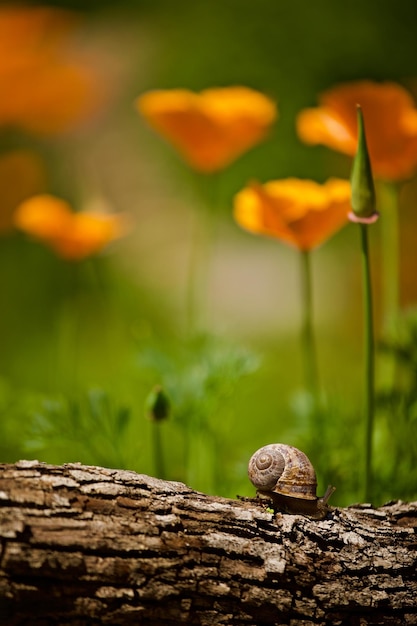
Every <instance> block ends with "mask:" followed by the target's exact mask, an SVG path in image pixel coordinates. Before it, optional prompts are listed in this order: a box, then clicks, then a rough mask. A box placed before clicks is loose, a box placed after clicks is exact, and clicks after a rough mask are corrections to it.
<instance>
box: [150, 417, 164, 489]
mask: <svg viewBox="0 0 417 626" xmlns="http://www.w3.org/2000/svg"><path fill="white" fill-rule="evenodd" d="M161 426H162V424H161V422H159V421H158V420H153V421H152V445H153V458H154V464H155V476H157V477H158V478H162V479H165V478H166V474H165V461H164V451H163V446H162V437H161Z"/></svg>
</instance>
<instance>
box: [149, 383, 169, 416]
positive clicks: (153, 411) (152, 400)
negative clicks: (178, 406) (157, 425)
mask: <svg viewBox="0 0 417 626" xmlns="http://www.w3.org/2000/svg"><path fill="white" fill-rule="evenodd" d="M170 408H171V407H170V402H169V398H168V396H167V394H166V393H165V391H164V390H163V389H162V387H161V386H160V385H156V386H155V387H154V388H153V389H152V391H151V392H150V394H149V395H148V397H147V398H146V402H145V410H146V415H147V416H148V417H149V419H151V420H152V421H154V422H161V421H162V420H164V419H166V418H167V417H168V416H169V413H170Z"/></svg>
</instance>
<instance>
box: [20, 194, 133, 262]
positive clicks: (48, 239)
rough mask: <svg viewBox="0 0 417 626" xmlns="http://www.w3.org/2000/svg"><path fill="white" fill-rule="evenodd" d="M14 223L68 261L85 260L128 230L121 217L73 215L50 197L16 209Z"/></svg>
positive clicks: (36, 198)
mask: <svg viewBox="0 0 417 626" xmlns="http://www.w3.org/2000/svg"><path fill="white" fill-rule="evenodd" d="M15 224H16V226H17V227H18V228H19V229H20V230H22V231H24V232H25V233H27V234H28V235H30V236H32V237H33V238H34V239H37V240H39V241H42V242H43V243H46V244H47V245H49V246H50V247H51V248H52V249H53V250H54V251H55V252H56V254H58V256H60V257H62V258H64V259H68V260H80V259H84V258H85V257H88V256H90V255H92V254H94V253H96V252H99V251H100V250H102V249H103V248H104V247H105V246H106V245H107V244H108V243H110V242H111V241H113V240H114V239H117V238H119V237H121V236H122V235H123V234H124V233H125V230H126V221H125V219H124V216H122V215H116V214H111V215H110V214H105V213H93V212H92V211H83V212H80V213H73V212H72V210H71V207H70V205H69V204H68V203H67V202H65V201H64V200H60V199H59V198H56V197H54V196H51V195H48V194H44V195H39V196H34V197H32V198H29V199H28V200H26V201H25V202H23V203H22V204H21V205H20V206H19V207H18V209H17V210H16V213H15Z"/></svg>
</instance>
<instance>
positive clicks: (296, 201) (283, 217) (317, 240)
mask: <svg viewBox="0 0 417 626" xmlns="http://www.w3.org/2000/svg"><path fill="white" fill-rule="evenodd" d="M349 210H350V184H349V182H348V181H346V180H340V179H329V180H328V181H327V182H326V183H324V184H323V185H319V184H318V183H316V182H314V181H310V180H300V179H297V178H289V179H286V180H276V181H271V182H269V183H266V184H264V185H260V184H258V183H252V184H251V185H249V186H248V187H246V188H245V189H243V190H242V191H240V192H239V193H238V194H237V195H236V196H235V202H234V216H235V219H236V221H237V222H238V224H239V225H240V226H242V227H243V228H245V229H246V230H248V231H250V232H252V233H254V234H261V235H267V236H270V237H275V238H277V239H281V240H282V241H284V242H286V243H288V244H290V245H293V246H295V247H297V248H299V249H300V250H311V249H312V248H315V247H317V246H319V245H320V244H321V243H323V242H324V241H325V240H326V239H328V238H329V237H330V236H331V235H333V234H334V233H336V232H337V231H338V230H339V229H340V228H342V226H344V225H345V224H346V223H347V221H348V218H347V214H348V212H349Z"/></svg>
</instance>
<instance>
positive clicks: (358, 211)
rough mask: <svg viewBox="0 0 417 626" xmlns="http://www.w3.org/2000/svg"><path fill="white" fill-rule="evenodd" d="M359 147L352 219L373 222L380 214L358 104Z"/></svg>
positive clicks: (355, 168) (353, 169) (352, 198)
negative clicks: (377, 210) (376, 208)
mask: <svg viewBox="0 0 417 626" xmlns="http://www.w3.org/2000/svg"><path fill="white" fill-rule="evenodd" d="M357 112H358V147H357V150H356V155H355V157H354V159H353V166H352V174H351V178H350V182H351V204H352V213H351V214H350V216H349V217H350V218H351V219H352V221H363V222H365V223H366V222H368V221H370V222H373V221H375V219H376V218H377V216H378V214H377V212H376V210H375V187H374V179H373V176H372V167H371V161H370V158H369V152H368V146H367V143H366V135H365V124H364V119H363V114H362V109H361V107H360V106H359V105H358V107H357Z"/></svg>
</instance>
